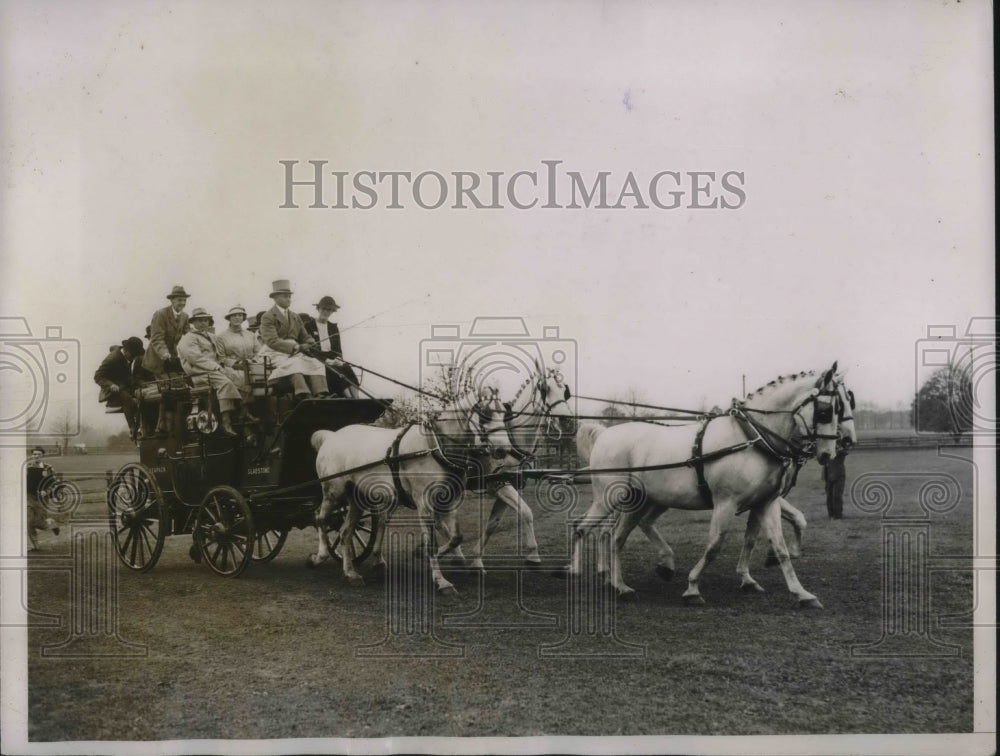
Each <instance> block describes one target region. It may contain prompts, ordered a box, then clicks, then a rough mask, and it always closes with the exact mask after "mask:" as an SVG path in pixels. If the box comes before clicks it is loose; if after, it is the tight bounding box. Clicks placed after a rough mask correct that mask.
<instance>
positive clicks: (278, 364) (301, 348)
mask: <svg viewBox="0 0 1000 756" xmlns="http://www.w3.org/2000/svg"><path fill="white" fill-rule="evenodd" d="M271 289H272V291H271V295H270V296H271V299H273V300H274V307H272V308H271V309H270V310H267V311H266V312H265V313H264V314H263V315H262V316H261V319H260V338H261V341H263V342H264V346H263V347H262V348H261V350H260V353H259V354H260V356H261V357H266V358H267V359H268V360H269V361H270V362H271V363H272V364H273V365H274V370H273V371H271V374H270V376H269V380H270V381H271V382H272V383H273V382H274V381H277V380H279V379H280V378H285V377H288V378H290V379H291V381H292V390H293V391H294V393H295V399H296V401H301V400H302V399H308V398H309V397H311V396H316V397H325V396H329V395H330V392H329V390H328V389H327V386H326V366H325V365H324V364H323V363H322V362H320V361H319V360H318V359H316V356H317V355H318V354H319V350H318V346H317V344H316V342H315V341H314V340H313V338H312V337H311V336H310V335H309V334H308V333H306V329H305V327H304V326H303V325H302V319H301V318H300V317H299V316H298V315H297V314H295V313H294V312H292V310H291V309H290V305H291V303H292V290H291V286H290V284H289V282H288V281H287V280H279V281H274V282H273V284H272V286H271Z"/></svg>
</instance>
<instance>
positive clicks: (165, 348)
mask: <svg viewBox="0 0 1000 756" xmlns="http://www.w3.org/2000/svg"><path fill="white" fill-rule="evenodd" d="M167 299H169V300H170V306H169V307H164V308H162V309H160V310H157V311H156V312H154V313H153V319H152V321H150V324H149V348H148V349H147V350H146V353H145V354H144V355H143V357H142V366H143V367H144V368H145V369H146V370H148V371H149V372H150V373H152V374H153V375H154V376H155V377H156V378H157V379H163V378H167V377H168V374H169V373H181V372H183V371H182V369H181V364H180V361H179V360H178V359H177V342H179V341H180V340H181V336H183V335H184V332H185V331H187V327H188V316H187V313H186V312H184V307H185V306H186V305H187V301H188V293H187V292H186V291H184V287H183V286H175V287H174V288H173V289H172V290H171V292H170V293H169V294H167ZM166 421H167V408H166V406H165V403H164V402H163V400H160V415H159V417H158V418H157V421H156V431H155V433H156V435H157V436H159V437H162V436H165V435H166V434H167V428H166Z"/></svg>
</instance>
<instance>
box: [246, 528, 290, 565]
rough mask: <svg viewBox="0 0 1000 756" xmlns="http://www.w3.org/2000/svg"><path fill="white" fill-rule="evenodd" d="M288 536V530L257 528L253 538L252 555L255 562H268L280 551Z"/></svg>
mask: <svg viewBox="0 0 1000 756" xmlns="http://www.w3.org/2000/svg"><path fill="white" fill-rule="evenodd" d="M286 538H288V530H287V529H285V530H277V529H271V530H258V531H257V534H256V535H255V536H254V540H253V556H252V557H251V558H252V559H253V560H254V561H255V562H270V561H271V560H272V559H274V558H275V557H276V556H278V552H279V551H281V547H282V546H284V545H285V539H286Z"/></svg>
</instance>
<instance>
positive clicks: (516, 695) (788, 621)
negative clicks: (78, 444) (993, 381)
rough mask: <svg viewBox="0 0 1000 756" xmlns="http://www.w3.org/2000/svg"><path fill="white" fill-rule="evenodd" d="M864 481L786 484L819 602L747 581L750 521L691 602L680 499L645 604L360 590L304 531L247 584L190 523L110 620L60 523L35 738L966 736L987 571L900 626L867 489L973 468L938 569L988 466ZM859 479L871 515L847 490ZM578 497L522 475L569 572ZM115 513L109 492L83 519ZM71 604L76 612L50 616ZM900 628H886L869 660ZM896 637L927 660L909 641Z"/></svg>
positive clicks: (33, 673) (31, 694)
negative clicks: (671, 567) (973, 621)
mask: <svg viewBox="0 0 1000 756" xmlns="http://www.w3.org/2000/svg"><path fill="white" fill-rule="evenodd" d="M966 452H968V453H971V450H966ZM122 461H123V460H122V459H109V458H105V457H88V458H83V457H79V458H65V459H64V460H58V459H57V460H55V467H56V469H57V470H60V471H63V472H65V473H67V474H70V473H75V474H77V475H80V474H82V473H85V472H88V471H89V472H91V473H98V474H99V473H101V472H103V470H104V469H106V468H108V467H112V468H113V467H117V466H118V465H119V464H121V462H122ZM848 472H849V480H848V502H847V505H846V507H845V515H846V516H845V519H843V520H840V521H832V520H829V519H827V517H826V513H825V506H824V503H823V493H822V483H821V481H820V469H819V467H818V466H817V465H816V464H815V463H811V464H810V465H808V466H807V467H806V468H804V469H803V471H802V473H801V475H800V479H799V483H798V486H797V488H796V489H795V490H794V491H793V492H792V494H791V496H790V497H789V499H790V500H791V501H792V502H793V503H794V504H795V505H796V506H798V507H799V508H800V509H802V511H803V512H804V514H805V515H806V517H807V518H808V520H809V527H808V529H807V532H806V537H805V552H804V554H803V556H802V557H801V558H799V559H797V560H796V561H795V563H794V566H795V570H796V572H797V574H798V576H799V578H800V580H801V581H802V583H803V585H804V586H805V587H806V588H807V589H808V590H810V591H812V592H813V593H815V594H816V595H817V596H818V597H819V598H820V600H821V601H822V602H823V604H824V606H825V609H823V610H802V609H798V608H797V607H796V606H795V603H794V602H793V601H792V599H791V596H790V594H789V593H788V592H787V591H786V589H785V585H784V581H783V580H782V577H781V574H780V572H779V571H778V570H777V569H775V568H771V569H768V568H765V567H763V556H764V553H763V552H764V548H763V547H762V546H761V547H759V549H758V551H757V552H756V553H755V555H754V559H753V561H752V565H753V574H754V576H755V577H756V579H757V580H758V581H759V582H760V583H761V585H762V586H763V587H764V588H765V589H766V590H767V592H766V593H763V594H746V593H742V592H740V591H739V590H738V582H737V579H736V577H735V572H734V569H735V564H736V559H737V556H738V553H739V544H740V541H741V533H742V528H743V525H744V520H743V518H739V519H738V520H736V521H735V523H734V525H733V529H732V531H731V533H730V537H729V539H728V541H727V542H726V544H725V546H724V548H723V549H722V552H721V553H720V555H719V557H718V558H717V559H716V561H715V562H714V563H713V564H712V565H711V566H710V567H709V568H708V570H707V571H706V573H705V576H704V578H703V580H702V593H703V595H704V596H705V599H706V601H707V604H706V605H705V606H701V607H688V606H685V605H684V604H683V602H682V600H681V593H682V592H683V590H684V584H685V580H684V578H685V576H686V572H687V570H689V569H690V568H691V567H692V566H693V565H694V563H695V561H696V560H697V559H698V557H699V556H700V555H701V552H702V549H703V546H704V541H705V537H706V533H707V526H708V519H709V514H708V513H707V512H697V513H687V512H669V513H668V514H667V515H666V516H664V517H663V518H662V519H661V529H662V532H663V533H664V534H665V535H666V536H667V537H668V538H669V540H670V542H671V544H672V545H673V547H674V549H675V551H676V553H677V567H678V574H677V575H675V577H674V579H673V580H672V581H671V582H663V581H662V580H661V579H660V578H659V577H658V576H657V575H656V573H655V572H654V570H653V567H654V564H655V553H654V551H653V549H652V547H651V546H650V545H649V544H648V542H646V541H645V539H644V538H643V536H642V535H641V534H640V533H638V532H637V533H635V534H633V536H632V538H631V539H630V541H629V546H628V551H627V553H626V555H625V558H624V562H623V563H624V569H625V576H626V580H627V581H628V582H629V583H630V584H631V585H632V586H633V587H634V588H636V589H637V592H638V593H637V596H636V600H635V601H632V602H628V603H623V602H619V603H617V604H615V603H613V602H612V603H611V604H609V605H608V606H607V608H606V611H603V612H602V611H599V610H600V609H601V606H602V605H601V604H600V599H599V597H598V598H593V599H592V603H591V604H587V605H585V606H584V609H581V608H580V606H581V605H580V603H579V602H577V601H575V599H573V598H572V597H573V596H575V595H576V594H572V593H571V588H572V587H573V584H570V583H567V581H565V580H560V579H557V578H556V577H554V576H552V575H551V574H550V573H549V572H548V571H547V570H543V571H535V572H519V571H517V570H515V569H491V570H489V571H488V573H487V574H486V576H485V578H480V576H479V575H478V574H477V573H475V572H472V571H468V570H462V569H457V568H455V567H451V568H449V570H448V572H447V574H448V575H449V577H450V578H451V579H452V580H453V582H454V583H455V585H456V587H457V588H458V590H459V592H460V598H459V599H457V600H452V601H449V602H444V601H441V600H437V599H436V598H434V597H433V593H429V592H426V591H425V589H426V587H427V586H426V585H425V584H424V583H423V582H421V581H420V580H419V579H418V578H419V572H417V573H410V572H403V573H402V575H403V576H404V580H403V582H402V583H399V584H398V585H403V586H404V587H405V588H406V590H408V591H409V592H410V593H409V594H406V595H407V596H411V598H409V599H406V600H404V599H398V600H397V598H398V597H397V598H394V597H393V596H395V593H394V594H393V596H389V597H388V598H387V591H386V587H385V582H384V581H383V580H381V579H380V578H379V576H378V575H373V574H372V573H371V571H370V568H369V567H368V565H366V574H367V575H368V581H367V584H366V585H364V586H363V587H354V586H351V585H350V584H349V583H348V582H347V580H346V579H345V578H344V577H343V575H342V573H341V572H340V570H339V565H338V564H336V563H333V562H329V563H327V564H325V565H322V566H321V567H319V568H317V569H307V568H306V567H305V561H306V557H307V556H308V555H309V554H310V553H311V552H312V551H314V549H315V531H314V530H313V529H312V528H309V529H307V530H302V531H293V532H292V533H291V535H290V536H289V539H288V543H287V544H286V545H285V547H284V550H283V551H282V552H281V554H280V555H279V556H278V557H277V558H276V559H275V560H274V561H273V562H270V563H267V564H254V565H251V566H250V567H249V568H248V569H247V571H246V572H244V573H243V575H242V576H241V577H239V578H236V579H224V578H220V577H217V576H215V575H214V574H213V573H211V572H210V571H209V570H208V568H207V567H205V566H204V565H197V564H195V563H194V562H192V561H191V560H190V559H189V557H188V554H187V551H188V546H189V544H190V542H191V541H190V536H173V537H170V538H168V539H167V542H166V547H165V548H164V551H163V554H162V557H161V558H160V561H159V563H158V564H157V565H156V566H155V568H154V569H153V570H151V571H150V572H148V573H145V574H137V573H134V572H130V571H128V570H126V569H124V568H120V569H117V572H116V573H115V574H117V583H116V584H114V583H113V581H112V585H113V589H112V590H110V591H108V592H106V594H105V595H108V596H110V598H109V599H108V601H107V602H106V603H107V607H105V608H107V609H108V610H109V611H106V612H103V613H101V612H98V613H97V614H98V615H100V617H99V618H98V620H96V625H95V624H94V622H95V621H94V620H93V619H92V618H93V617H94V616H95V613H94V612H89V610H88V609H87V607H86V606H83V607H82V608H81V603H82V604H86V600H87V598H86V595H85V594H86V591H82V592H81V588H80V585H81V584H80V583H79V582H77V584H76V586H75V587H74V584H73V581H72V578H73V574H74V573H73V569H72V559H70V558H69V557H70V554H71V551H70V542H71V539H70V537H69V535H68V532H70V530H71V529H69V530H68V529H65V528H64V532H63V533H62V534H61V535H60V536H58V537H54V536H52V535H51V534H46V535H45V536H44V537H43V540H42V547H43V550H44V551H43V554H42V555H40V556H37V557H32V559H31V560H30V564H31V570H30V574H29V580H28V607H29V609H30V610H31V611H32V612H35V614H32V622H33V623H34V626H33V627H31V628H30V630H29V649H28V650H29V656H28V675H29V677H28V703H29V712H28V720H29V738H30V740H32V741H61V740H161V739H177V738H184V739H191V738H263V739H266V738H304V737H381V736H401V735H446V736H448V735H450V736H472V735H480V736H483V735H543V734H544V735H555V734H562V735H613V734H624V735H665V734H675V735H676V734H705V735H708V734H729V735H737V734H793V733H872V732H874V733H944V732H969V731H971V728H972V715H973V696H972V680H973V666H972V632H971V628H970V627H969V624H968V622H967V619H966V620H963V619H962V618H961V615H962V614H963V613H966V612H969V611H971V609H972V607H973V573H972V571H971V569H970V568H968V566H967V564H966V562H965V561H963V560H961V559H959V560H957V561H956V562H955V565H956V566H957V567H959V569H953V570H948V571H938V570H932V571H931V572H930V573H929V575H930V577H929V581H930V582H929V587H927V590H928V591H929V596H930V605H929V606H930V610H929V611H930V613H931V617H932V619H933V618H939V617H943V616H945V615H951V616H953V618H957V619H956V620H955V621H954V622H953V623H952V625H951V626H948V627H941V626H939V625H938V623H937V622H931V623H930V625H929V626H927V627H924V626H920V627H916V626H914V627H910V626H906V627H902V629H900V628H901V626H898V625H892V626H886V625H885V624H884V621H883V605H884V604H885V603H886V599H885V595H884V590H891V588H885V587H884V585H883V564H884V546H883V538H884V534H885V533H886V532H889V531H887V529H886V528H887V527H889V529H890V530H891V527H890V525H887V523H888V522H889V521H888V520H885V519H883V517H882V515H881V514H879V513H877V512H874V511H871V510H872V507H873V504H872V501H874V500H873V499H871V496H873V495H874V494H869V495H868V498H867V499H866V498H864V497H861V493H862V491H861V487H860V484H863V483H865V481H868V480H873V479H877V480H882V481H883V482H886V481H887V485H888V487H889V489H890V491H891V494H892V497H893V507H894V509H893V512H892V513H893V516H895V515H896V514H897V513H900V512H902V513H904V514H907V515H908V516H910V517H917V518H920V517H923V511H922V510H921V509H920V508H919V507H918V506H917V502H918V500H919V499H920V498H921V497H924V498H926V497H925V494H924V493H922V491H923V490H924V489H925V488H926V485H925V484H927V482H928V481H932V480H939V481H944V482H945V485H946V486H947V485H950V484H949V483H948V481H950V480H953V481H954V482H955V484H956V486H957V487H958V489H956V493H955V497H954V499H955V500H954V502H953V504H946V505H939V506H938V507H937V510H939V511H937V512H932V513H931V515H930V516H929V518H928V519H927V520H926V523H927V529H928V530H927V532H929V533H930V538H931V540H930V546H929V550H930V552H929V553H930V557H931V558H932V562H933V559H934V558H937V557H944V556H954V557H964V556H969V555H970V553H971V543H972V495H971V485H972V467H971V465H970V464H968V463H966V462H963V461H959V460H952V459H944V458H941V457H939V456H938V453H937V451H936V450H921V451H865V452H861V451H858V452H856V453H854V454H852V455H851V457H850V458H849V460H848ZM865 476H868V477H865ZM854 483H858V484H859V486H856V489H857V491H856V492H857V493H858V495H859V499H860V503H861V504H862V505H863V506H864V507H866V508H867V509H868V510H869V511H867V512H866V511H862V510H861V509H860V508H859V506H858V505H857V504H855V503H852V501H851V500H850V491H851V489H852V484H854ZM576 491H577V494H578V495H579V501H578V502H577V504H576V505H575V506H574V507H572V508H570V509H565V508H564V507H565V506H566V504H567V503H569V504H571V503H572V502H565V501H560V502H558V503H551V502H550V503H548V504H546V503H545V501H540V500H539V493H538V492H537V491H535V490H534V484H531V483H529V486H528V488H527V489H526V492H525V495H526V498H527V500H528V501H529V503H531V504H532V506H533V508H534V510H535V525H536V530H537V533H538V539H539V543H540V547H541V551H542V553H543V555H544V556H545V558H546V562H547V564H549V565H551V566H558V565H562V564H565V561H566V556H567V544H568V527H567V521H568V518H570V517H573V516H575V515H578V514H580V513H582V511H583V510H584V508H585V506H586V504H587V501H586V499H587V496H588V495H589V493H590V488H589V486H585V485H580V486H577V489H576ZM949 496H950V494H949ZM945 501H948V499H947V497H946V499H945ZM942 509H944V510H947V511H940V510H942ZM102 514H103V503H102V502H101V501H100V500H99V498H98V497H97V495H96V494H94V495H90V496H87V497H85V500H84V501H83V502H82V503H81V504H80V506H79V507H78V508H77V510H76V511H75V512H74V515H73V517H75V518H77V519H79V520H80V521H81V522H83V521H85V520H86V518H87V516H88V515H93V516H94V517H99V516H101V515H102ZM479 515H480V511H479V507H478V505H477V503H476V500H475V499H474V498H473V497H471V496H470V500H469V501H467V502H466V503H465V504H464V505H463V510H462V518H463V530H464V531H465V533H466V535H467V539H468V540H471V539H472V538H473V537H474V534H475V533H477V532H478V523H477V520H478V517H479ZM892 527H898V524H897V526H892ZM913 527H917V528H918V529H919V528H920V527H922V526H920V523H919V522H917V524H916V525H914V526H913ZM408 532H410V531H408V530H407V529H406V528H405V527H400V526H396V527H395V529H393V530H391V531H390V536H392V534H396V535H397V537H398V540H392V541H391V543H393V544H395V545H397V546H399V547H400V548H401V549H403V550H402V551H400V553H408V552H405V548H404V547H407V546H408V542H407V540H406V538H405V537H404V536H406V534H407V533H408ZM515 539H516V528H515V526H514V518H513V515H512V513H508V514H507V515H506V517H505V520H504V526H503V528H502V530H501V532H499V533H498V534H497V535H496V536H495V537H494V539H493V541H492V542H491V544H490V548H489V553H490V555H491V556H493V557H494V558H496V557H505V556H506V557H510V558H509V559H508V560H507V561H506V562H504V564H506V565H508V566H509V567H513V566H515V565H518V564H519V563H520V562H519V560H518V559H517V558H516V554H515V549H516V540H515ZM402 561H406V560H403V559H402V557H397V559H396V562H395V563H393V564H396V565H397V566H398V564H399V563H400V562H402ZM963 565H964V567H963ZM932 566H933V564H932ZM391 569H392V568H391ZM410 578H413V580H410ZM95 580H96V579H95ZM94 582H95V581H94V580H92V583H91V584H93V583H94ZM412 596H416V598H412ZM404 598H405V597H404ZM593 602H597V603H596V604H594V603H593ZM890 603H891V602H890ZM588 607H589V608H588ZM594 607H596V608H594ZM102 611H103V610H102ZM88 612H89V613H88ZM588 612H590V613H589V614H588ZM889 614H890V615H891V612H890V613H889ZM88 617H90V618H91V619H88ZM54 618H58V625H57V626H43V623H45V622H54V621H56V620H55V619H54ZM430 618H432V621H430V622H429V624H427V625H422V622H423V621H425V620H429V619H430ZM890 619H891V618H890ZM115 620H117V622H116V621H115ZM88 623H90V624H88ZM115 624H117V628H115ZM886 628H887V630H886V632H888V634H889V636H891V637H889V639H888V641H886V642H884V643H883V645H882V646H880V647H878V648H877V649H876V650H875V652H871V651H869V655H868V656H863V655H861V654H862V653H863V652H864V649H861V648H860V647H862V646H869V647H870V646H871V645H872V644H874V643H875V642H876V641H879V639H880V638H881V637H882V636H883V635H884V634H885V633H884V629H886ZM424 630H426V632H424ZM904 631H905V632H904ZM903 636H905V637H903ZM68 641H72V642H71V643H68ZM893 643H896V645H893ZM900 649H902V650H904V651H906V650H907V649H908V650H909V652H913V650H914V649H916V652H915V653H917V655H916V656H910V657H905V656H892V655H891V654H892V653H899V652H900ZM96 653H100V654H104V655H95V654H96ZM935 653H937V654H944V655H939V656H933V655H932V654H935ZM392 654H396V655H392ZM574 654H575V655H574Z"/></svg>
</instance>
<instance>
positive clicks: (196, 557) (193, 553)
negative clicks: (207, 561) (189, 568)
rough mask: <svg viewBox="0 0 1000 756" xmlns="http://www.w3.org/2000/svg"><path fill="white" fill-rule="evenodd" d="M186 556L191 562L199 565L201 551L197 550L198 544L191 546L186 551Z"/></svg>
mask: <svg viewBox="0 0 1000 756" xmlns="http://www.w3.org/2000/svg"><path fill="white" fill-rule="evenodd" d="M188 556H189V557H191V561H192V562H194V563H195V564H201V549H199V548H198V544H196V543H192V544H191V548H189V549H188Z"/></svg>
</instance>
